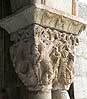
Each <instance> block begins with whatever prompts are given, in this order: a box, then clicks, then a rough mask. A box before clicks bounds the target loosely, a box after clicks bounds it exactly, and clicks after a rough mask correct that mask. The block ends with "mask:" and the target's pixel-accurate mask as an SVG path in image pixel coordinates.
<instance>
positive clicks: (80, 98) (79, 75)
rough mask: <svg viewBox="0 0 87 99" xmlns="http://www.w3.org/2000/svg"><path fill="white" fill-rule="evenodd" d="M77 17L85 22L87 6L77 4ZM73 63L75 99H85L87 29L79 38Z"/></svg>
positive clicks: (86, 89)
mask: <svg viewBox="0 0 87 99" xmlns="http://www.w3.org/2000/svg"><path fill="white" fill-rule="evenodd" d="M78 15H79V16H80V17H82V18H84V19H85V20H87V5H85V4H82V3H79V6H78ZM79 41H80V43H79V46H78V47H77V49H76V62H75V83H74V85H75V86H74V89H75V99H87V28H86V30H85V31H84V32H82V33H81V35H80V36H79Z"/></svg>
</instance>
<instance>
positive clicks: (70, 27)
mask: <svg viewBox="0 0 87 99" xmlns="http://www.w3.org/2000/svg"><path fill="white" fill-rule="evenodd" d="M34 23H35V24H39V25H41V26H43V27H48V28H53V29H56V30H58V31H63V32H67V33H71V34H75V35H78V34H79V33H80V32H82V31H83V30H84V29H85V27H86V23H85V22H84V21H83V20H82V19H80V18H78V17H75V16H70V15H67V14H65V13H64V12H62V11H58V10H55V9H51V8H49V7H47V6H45V5H34V6H31V7H29V6H27V7H25V8H23V9H22V10H20V11H18V12H16V13H15V14H13V15H11V16H8V17H6V18H4V19H2V20H0V26H1V27H2V28H4V29H5V30H6V31H7V32H8V33H13V32H16V31H18V30H20V29H21V28H25V27H27V26H29V25H31V24H34Z"/></svg>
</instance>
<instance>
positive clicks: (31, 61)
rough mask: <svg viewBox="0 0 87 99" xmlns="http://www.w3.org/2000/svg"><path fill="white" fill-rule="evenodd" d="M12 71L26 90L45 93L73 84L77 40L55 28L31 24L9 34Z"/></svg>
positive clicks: (73, 36)
mask: <svg viewBox="0 0 87 99" xmlns="http://www.w3.org/2000/svg"><path fill="white" fill-rule="evenodd" d="M11 40H13V41H14V45H13V46H12V47H11V48H10V53H11V59H12V61H13V66H14V68H15V71H16V72H17V73H18V75H19V77H20V79H21V80H22V82H23V83H24V84H25V85H26V86H27V87H28V88H29V90H44V89H45V90H46V89H47V90H48V89H51V88H52V87H53V89H54V90H55V88H56V86H57V87H59V84H61V86H62V87H61V88H63V89H64V88H65V86H66V87H67V86H68V85H69V84H71V83H72V80H73V75H74V70H73V63H74V46H75V45H77V44H78V39H77V38H76V36H75V35H73V34H67V33H65V32H60V31H58V30H55V29H50V28H45V27H42V26H39V25H36V24H35V25H31V26H28V27H27V28H24V29H21V30H19V31H17V32H16V33H12V34H11Z"/></svg>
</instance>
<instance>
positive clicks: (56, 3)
mask: <svg viewBox="0 0 87 99" xmlns="http://www.w3.org/2000/svg"><path fill="white" fill-rule="evenodd" d="M10 1H11V6H12V9H13V12H14V11H16V10H18V9H20V8H22V7H24V6H25V5H31V4H32V3H33V4H44V5H46V6H48V7H51V8H54V9H57V10H61V11H64V12H66V13H69V14H72V0H67V2H66V0H10Z"/></svg>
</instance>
